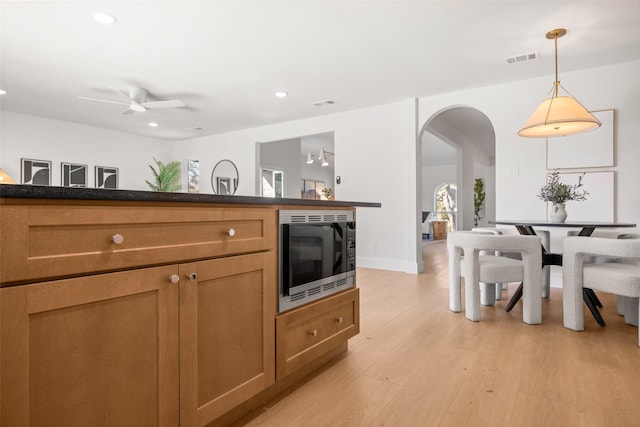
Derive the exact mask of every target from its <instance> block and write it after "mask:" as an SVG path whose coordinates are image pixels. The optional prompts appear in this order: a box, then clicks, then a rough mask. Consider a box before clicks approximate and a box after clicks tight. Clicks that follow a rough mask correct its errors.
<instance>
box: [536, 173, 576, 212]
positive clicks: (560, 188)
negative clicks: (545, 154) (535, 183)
mask: <svg viewBox="0 0 640 427" xmlns="http://www.w3.org/2000/svg"><path fill="white" fill-rule="evenodd" d="M583 177H584V174H582V175H580V177H579V178H578V183H577V184H575V185H569V184H563V183H562V182H561V181H560V172H558V171H555V172H553V173H552V174H551V175H549V179H548V180H547V184H546V185H545V186H543V187H542V188H540V192H539V193H538V198H539V199H541V200H544V201H545V202H551V203H553V204H554V205H559V204H561V203H565V202H567V201H569V200H574V201H576V202H582V201H584V200H587V197H586V196H587V195H588V194H589V193H587V192H586V191H585V190H579V188H580V187H582V178H583Z"/></svg>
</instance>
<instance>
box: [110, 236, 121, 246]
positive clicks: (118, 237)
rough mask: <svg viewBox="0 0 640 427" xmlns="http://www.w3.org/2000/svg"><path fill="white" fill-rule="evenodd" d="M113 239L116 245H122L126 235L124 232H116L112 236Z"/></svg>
mask: <svg viewBox="0 0 640 427" xmlns="http://www.w3.org/2000/svg"><path fill="white" fill-rule="evenodd" d="M111 241H112V242H113V243H115V244H116V245H121V244H122V242H124V236H123V235H122V234H114V235H113V236H111Z"/></svg>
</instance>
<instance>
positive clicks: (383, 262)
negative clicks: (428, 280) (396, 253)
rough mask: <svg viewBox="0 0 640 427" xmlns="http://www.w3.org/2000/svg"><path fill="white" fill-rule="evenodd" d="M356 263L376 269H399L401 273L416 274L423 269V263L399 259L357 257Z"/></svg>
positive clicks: (359, 265)
mask: <svg viewBox="0 0 640 427" xmlns="http://www.w3.org/2000/svg"><path fill="white" fill-rule="evenodd" d="M356 265H357V266H358V267H363V268H373V269H376V270H391V271H401V272H403V273H410V274H418V273H420V272H422V271H424V264H423V262H422V261H420V262H419V263H409V262H407V261H404V260H399V259H385V258H371V257H357V259H356Z"/></svg>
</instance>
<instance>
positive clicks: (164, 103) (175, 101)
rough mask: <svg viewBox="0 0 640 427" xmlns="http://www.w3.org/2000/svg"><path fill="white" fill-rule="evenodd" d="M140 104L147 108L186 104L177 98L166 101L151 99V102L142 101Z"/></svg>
mask: <svg viewBox="0 0 640 427" xmlns="http://www.w3.org/2000/svg"><path fill="white" fill-rule="evenodd" d="M141 104H142V106H144V107H147V108H175V107H186V106H187V105H186V104H185V103H184V102H182V101H180V100H178V99H171V100H168V101H151V102H142V103H141Z"/></svg>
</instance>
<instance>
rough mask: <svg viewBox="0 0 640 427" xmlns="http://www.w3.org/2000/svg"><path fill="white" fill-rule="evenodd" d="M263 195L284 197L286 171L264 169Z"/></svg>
mask: <svg viewBox="0 0 640 427" xmlns="http://www.w3.org/2000/svg"><path fill="white" fill-rule="evenodd" d="M262 196H263V197H284V172H283V171H277V170H272V169H262Z"/></svg>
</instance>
